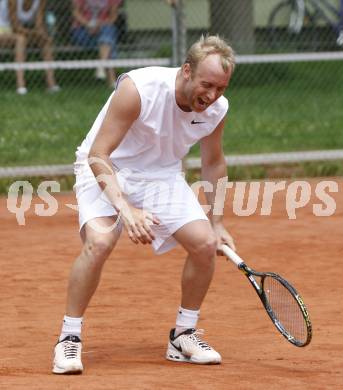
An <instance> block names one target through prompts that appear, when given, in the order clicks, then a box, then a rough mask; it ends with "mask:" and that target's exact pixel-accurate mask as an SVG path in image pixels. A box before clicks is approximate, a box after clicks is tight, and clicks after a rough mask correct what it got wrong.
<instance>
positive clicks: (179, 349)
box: [170, 341, 183, 353]
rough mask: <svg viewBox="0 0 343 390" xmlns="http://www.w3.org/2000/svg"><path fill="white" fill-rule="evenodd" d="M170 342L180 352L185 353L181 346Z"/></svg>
mask: <svg viewBox="0 0 343 390" xmlns="http://www.w3.org/2000/svg"><path fill="white" fill-rule="evenodd" d="M170 344H171V345H172V346H173V347H174V348H175V349H177V350H178V351H179V352H181V353H183V352H182V348H181V347H178V346H177V345H175V344H174V343H173V342H172V341H171V342H170Z"/></svg>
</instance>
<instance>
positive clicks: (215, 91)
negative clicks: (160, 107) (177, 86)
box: [185, 54, 231, 112]
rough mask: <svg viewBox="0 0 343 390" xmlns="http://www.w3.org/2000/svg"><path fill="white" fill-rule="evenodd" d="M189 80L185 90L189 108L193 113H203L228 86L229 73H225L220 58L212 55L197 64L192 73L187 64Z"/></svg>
mask: <svg viewBox="0 0 343 390" xmlns="http://www.w3.org/2000/svg"><path fill="white" fill-rule="evenodd" d="M186 65H188V67H189V78H188V80H187V81H188V82H187V84H186V88H185V94H186V96H187V100H188V105H189V108H190V109H191V110H192V111H195V112H202V111H205V110H206V109H207V108H208V107H209V106H210V105H211V104H213V103H214V102H215V101H216V100H217V99H218V98H219V97H220V96H222V95H223V93H224V91H225V89H226V88H227V86H228V85H229V81H230V76H231V71H230V69H229V70H228V71H227V72H225V71H224V69H223V67H222V64H221V60H220V56H219V55H218V54H212V55H209V56H207V57H206V58H205V59H204V60H203V61H201V62H199V64H198V65H197V67H196V69H195V70H194V71H192V69H191V68H190V66H189V64H186Z"/></svg>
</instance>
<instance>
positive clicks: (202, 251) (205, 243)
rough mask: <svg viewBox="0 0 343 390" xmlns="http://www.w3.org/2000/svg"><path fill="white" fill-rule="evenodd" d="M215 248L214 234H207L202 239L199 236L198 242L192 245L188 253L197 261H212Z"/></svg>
mask: <svg viewBox="0 0 343 390" xmlns="http://www.w3.org/2000/svg"><path fill="white" fill-rule="evenodd" d="M216 250H217V240H216V238H215V237H214V236H208V237H205V238H203V239H201V237H200V238H199V240H198V242H197V243H196V244H195V245H193V247H192V248H191V250H190V251H189V254H190V255H191V256H192V257H193V258H195V259H198V260H199V261H201V260H202V261H205V262H212V261H213V259H214V257H215V254H216Z"/></svg>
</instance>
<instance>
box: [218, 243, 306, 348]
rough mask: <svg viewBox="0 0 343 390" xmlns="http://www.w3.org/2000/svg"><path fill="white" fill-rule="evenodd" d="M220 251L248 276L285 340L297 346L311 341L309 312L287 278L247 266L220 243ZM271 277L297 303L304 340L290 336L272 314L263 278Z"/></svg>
mask: <svg viewBox="0 0 343 390" xmlns="http://www.w3.org/2000/svg"><path fill="white" fill-rule="evenodd" d="M221 249H222V251H223V253H224V254H225V256H226V257H227V259H228V260H231V261H232V262H233V263H235V264H236V265H237V267H238V269H239V270H240V271H242V272H243V274H244V275H245V276H246V277H247V278H248V280H249V282H250V283H251V285H252V286H253V287H254V290H255V291H256V293H257V295H258V297H259V298H260V300H261V302H262V304H263V306H264V308H265V309H266V312H267V314H268V316H269V318H270V319H271V320H272V322H273V324H274V325H275V327H276V329H277V330H278V331H279V332H280V333H281V334H282V336H284V337H285V338H286V340H287V341H289V342H290V343H291V344H293V345H295V346H297V347H305V346H306V345H308V344H309V343H310V342H311V339H312V324H311V320H310V316H309V313H308V311H307V308H306V306H305V304H304V301H303V299H302V298H301V296H300V295H299V294H298V292H297V290H296V289H295V288H294V287H293V286H292V285H291V284H290V283H289V282H287V280H285V279H284V278H282V277H281V276H280V275H278V274H276V273H273V272H257V271H255V270H253V269H252V268H250V267H248V265H247V264H246V263H245V262H244V260H242V259H241V258H240V257H239V256H238V254H237V253H236V252H234V251H233V250H232V249H231V248H230V247H229V246H228V245H222V248H221ZM254 276H258V277H260V278H261V284H259V283H258V282H257V281H256V279H255V278H254ZM267 276H268V277H272V278H274V279H276V280H277V281H278V282H279V283H281V284H282V285H283V287H285V288H286V289H287V290H288V291H289V292H290V294H291V296H292V297H293V299H294V300H295V301H296V303H297V304H298V306H299V308H300V310H301V313H302V316H303V319H304V321H305V324H306V328H307V338H306V340H305V341H304V342H300V341H299V340H296V339H295V338H294V336H292V335H291V334H290V333H288V332H287V330H286V329H285V328H284V327H283V325H282V324H281V323H280V322H279V320H278V319H277V317H276V315H275V314H274V312H273V310H272V308H271V306H270V304H269V302H268V298H267V296H266V294H265V292H264V288H263V286H264V279H265V278H266V277H267Z"/></svg>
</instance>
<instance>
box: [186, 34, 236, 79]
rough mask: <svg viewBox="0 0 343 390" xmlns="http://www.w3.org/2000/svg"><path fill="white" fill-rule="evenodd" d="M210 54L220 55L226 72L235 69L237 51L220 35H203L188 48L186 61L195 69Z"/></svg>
mask: <svg viewBox="0 0 343 390" xmlns="http://www.w3.org/2000/svg"><path fill="white" fill-rule="evenodd" d="M210 54H219V55H220V57H221V64H222V67H223V70H224V71H225V72H227V71H228V70H229V69H230V70H231V72H233V71H234V69H235V64H236V61H235V53H234V51H233V49H232V47H231V46H229V45H228V43H227V42H225V40H224V39H222V38H220V37H219V35H207V36H204V35H202V36H201V37H200V39H199V40H198V41H196V42H195V43H194V44H193V45H192V46H191V47H190V49H189V50H188V53H187V57H186V60H185V63H188V64H190V67H191V69H192V70H193V71H194V70H195V69H196V67H197V65H198V64H199V62H201V61H202V60H204V59H205V58H206V57H207V56H209V55H210Z"/></svg>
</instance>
